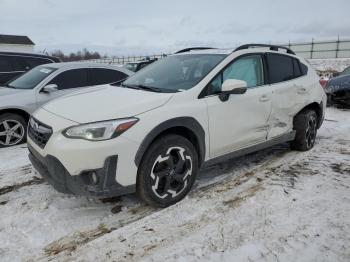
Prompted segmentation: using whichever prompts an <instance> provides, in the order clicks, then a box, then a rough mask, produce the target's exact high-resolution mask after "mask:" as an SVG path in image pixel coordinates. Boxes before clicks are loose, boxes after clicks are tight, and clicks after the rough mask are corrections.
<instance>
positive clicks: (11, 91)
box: [0, 86, 26, 99]
mask: <svg viewBox="0 0 350 262" xmlns="http://www.w3.org/2000/svg"><path fill="white" fill-rule="evenodd" d="M23 91H26V90H23V89H15V88H7V87H3V86H0V99H1V98H3V97H8V96H12V95H17V94H19V93H23Z"/></svg>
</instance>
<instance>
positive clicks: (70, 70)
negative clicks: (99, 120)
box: [0, 62, 133, 147]
mask: <svg viewBox="0 0 350 262" xmlns="http://www.w3.org/2000/svg"><path fill="white" fill-rule="evenodd" d="M132 74H133V72H131V71H129V70H127V69H124V68H121V67H117V66H111V65H104V64H94V63H85V62H69V63H52V64H45V65H40V66H37V67H35V68H33V69H32V70H30V71H28V72H27V73H25V74H23V75H21V76H20V77H18V78H16V79H14V80H12V81H10V82H8V83H6V84H5V85H3V86H2V87H1V86H0V147H8V146H13V145H17V144H20V143H22V142H24V141H25V139H26V130H27V123H28V120H29V116H30V114H32V113H33V112H34V111H35V110H36V109H37V108H39V107H40V106H42V105H43V104H45V103H47V102H48V101H50V100H52V99H55V98H57V97H60V96H63V95H67V94H69V93H71V92H74V91H77V90H79V89H82V88H86V87H91V86H96V85H102V84H109V83H114V82H118V81H121V80H125V79H126V78H127V77H129V76H130V75H132Z"/></svg>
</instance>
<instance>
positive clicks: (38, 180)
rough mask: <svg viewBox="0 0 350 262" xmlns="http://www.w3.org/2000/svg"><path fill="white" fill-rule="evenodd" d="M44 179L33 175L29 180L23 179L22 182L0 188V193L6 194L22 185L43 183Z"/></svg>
mask: <svg viewBox="0 0 350 262" xmlns="http://www.w3.org/2000/svg"><path fill="white" fill-rule="evenodd" d="M44 182H45V181H44V179H42V178H39V177H36V176H34V177H33V178H32V179H31V180H28V181H25V182H23V183H18V184H14V185H11V186H4V187H1V188H0V195H4V194H7V193H9V192H12V191H16V190H18V189H20V188H22V187H26V186H32V185H39V184H43V183H44Z"/></svg>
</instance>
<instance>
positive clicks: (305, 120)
mask: <svg viewBox="0 0 350 262" xmlns="http://www.w3.org/2000/svg"><path fill="white" fill-rule="evenodd" d="M294 129H295V131H296V135H295V139H294V141H293V142H292V144H291V147H292V149H295V150H299V151H307V150H310V149H311V148H313V146H314V144H315V140H316V134H317V114H316V112H315V111H313V110H304V111H302V112H300V113H299V114H298V115H297V116H295V118H294Z"/></svg>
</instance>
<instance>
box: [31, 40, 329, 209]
mask: <svg viewBox="0 0 350 262" xmlns="http://www.w3.org/2000/svg"><path fill="white" fill-rule="evenodd" d="M251 47H254V48H251ZM318 80H319V79H318V76H317V74H316V73H315V71H314V70H313V69H312V68H311V67H310V66H309V65H308V64H307V63H306V62H305V60H304V59H303V58H301V57H297V56H296V55H295V54H294V52H293V51H292V50H290V49H288V48H285V47H281V46H271V45H259V44H252V45H244V46H241V47H239V48H237V49H235V50H224V49H203V50H200V48H195V50H190V49H187V50H184V51H182V52H178V53H177V54H175V55H170V56H168V57H165V58H163V59H161V60H159V61H156V62H154V63H152V64H151V65H149V66H147V67H145V68H144V69H142V70H141V71H139V72H138V73H136V74H135V75H133V76H131V77H130V78H128V79H127V80H126V81H124V82H123V83H122V84H121V86H120V87H114V86H101V87H98V88H96V89H94V90H89V91H86V92H84V91H82V92H80V94H79V95H77V94H75V95H70V96H65V97H62V98H60V99H57V100H55V101H52V102H50V103H48V104H46V105H44V106H43V107H42V108H41V109H39V110H37V111H36V112H35V113H34V114H33V116H32V118H31V119H30V125H29V128H28V148H29V151H30V154H29V156H30V159H31V162H32V164H33V166H34V167H35V168H36V169H37V170H38V171H39V173H40V174H41V175H42V176H43V177H44V178H45V179H47V181H48V182H49V183H50V184H52V185H53V186H54V187H55V188H56V189H57V190H58V191H60V192H63V193H70V194H78V195H81V194H85V195H89V196H96V197H111V196H117V195H121V194H126V193H132V192H135V191H137V192H138V194H139V196H140V197H141V198H142V199H143V200H144V201H145V202H147V203H148V204H151V205H154V206H158V207H166V206H169V205H172V204H174V203H176V202H178V201H180V200H181V199H182V198H184V197H185V196H186V194H187V193H188V192H189V191H190V189H191V186H192V185H193V183H194V181H195V178H196V175H197V173H198V170H199V168H201V167H203V166H207V165H211V164H213V163H217V162H219V161H222V160H225V159H228V158H232V157H236V156H239V155H243V154H247V153H251V152H254V151H257V150H260V149H263V148H266V147H269V146H272V145H275V144H279V143H283V142H290V143H291V146H292V148H293V149H296V150H301V151H306V150H309V149H311V148H312V147H313V146H314V143H315V139H316V133H317V129H318V128H319V127H320V126H321V124H322V122H323V119H324V112H325V107H326V94H325V92H324V90H323V88H322V87H321V86H320V84H319V81H318Z"/></svg>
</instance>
